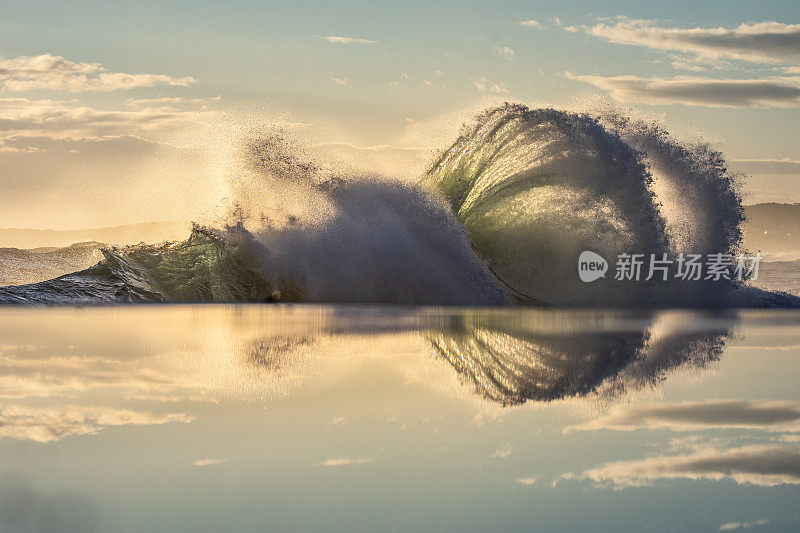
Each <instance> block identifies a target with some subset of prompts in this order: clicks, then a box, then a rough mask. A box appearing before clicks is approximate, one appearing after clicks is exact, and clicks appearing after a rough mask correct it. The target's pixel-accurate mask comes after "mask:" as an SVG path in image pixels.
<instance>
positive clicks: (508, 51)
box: [494, 46, 517, 61]
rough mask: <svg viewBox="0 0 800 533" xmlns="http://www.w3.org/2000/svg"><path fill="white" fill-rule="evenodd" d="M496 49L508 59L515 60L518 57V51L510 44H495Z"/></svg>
mask: <svg viewBox="0 0 800 533" xmlns="http://www.w3.org/2000/svg"><path fill="white" fill-rule="evenodd" d="M494 51H495V52H497V53H498V54H499V55H500V56H501V57H502V58H503V59H505V60H506V61H513V60H514V58H515V57H517V53H516V52H515V51H514V50H513V49H512V48H510V47H508V46H503V47H499V46H495V47H494Z"/></svg>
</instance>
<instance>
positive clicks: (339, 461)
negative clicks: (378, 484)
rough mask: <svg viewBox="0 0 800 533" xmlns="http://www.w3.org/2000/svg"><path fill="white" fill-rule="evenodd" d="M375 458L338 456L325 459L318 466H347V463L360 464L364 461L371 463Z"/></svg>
mask: <svg viewBox="0 0 800 533" xmlns="http://www.w3.org/2000/svg"><path fill="white" fill-rule="evenodd" d="M374 461H375V459H372V458H371V457H357V458H354V459H349V458H347V457H340V458H336V459H325V460H324V461H322V462H321V463H319V466H347V465H362V464H366V463H372V462H374Z"/></svg>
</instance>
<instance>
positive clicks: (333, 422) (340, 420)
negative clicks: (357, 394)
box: [327, 416, 347, 426]
mask: <svg viewBox="0 0 800 533" xmlns="http://www.w3.org/2000/svg"><path fill="white" fill-rule="evenodd" d="M346 420H347V419H346V418H345V417H343V416H337V417H336V418H334V419H332V420H329V421H328V424H327V425H328V426H338V425H339V424H343V423H344V422H345V421H346Z"/></svg>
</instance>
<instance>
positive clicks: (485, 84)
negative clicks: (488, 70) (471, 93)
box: [470, 77, 508, 94]
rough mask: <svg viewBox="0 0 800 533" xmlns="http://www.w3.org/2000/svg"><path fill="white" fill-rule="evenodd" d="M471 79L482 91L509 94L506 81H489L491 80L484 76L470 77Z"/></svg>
mask: <svg viewBox="0 0 800 533" xmlns="http://www.w3.org/2000/svg"><path fill="white" fill-rule="evenodd" d="M470 81H472V84H473V85H474V86H475V88H476V89H478V91H480V92H482V93H485V92H490V93H495V94H507V93H508V89H506V85H505V83H494V82H489V81H487V80H486V78H483V77H481V78H470Z"/></svg>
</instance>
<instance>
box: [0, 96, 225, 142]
mask: <svg viewBox="0 0 800 533" xmlns="http://www.w3.org/2000/svg"><path fill="white" fill-rule="evenodd" d="M131 105H134V106H135V105H138V102H136V101H132V102H131ZM207 113H209V112H208V111H203V110H177V109H173V108H167V107H151V106H147V107H137V108H133V109H125V110H105V109H97V108H93V107H87V106H84V105H79V104H77V103H75V102H73V101H63V100H45V99H41V100H40V99H28V98H0V138H5V139H8V137H9V136H11V135H24V136H40V137H49V138H55V139H99V138H103V137H109V136H115V135H117V136H119V135H137V134H143V133H153V132H154V131H156V130H164V129H168V128H176V127H178V126H179V125H182V124H183V125H185V124H188V123H197V122H198V120H199V119H200V118H201V116H203V115H205V114H207Z"/></svg>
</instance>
